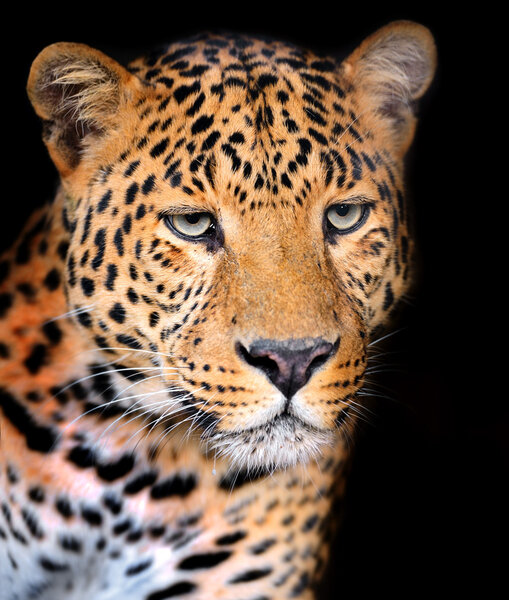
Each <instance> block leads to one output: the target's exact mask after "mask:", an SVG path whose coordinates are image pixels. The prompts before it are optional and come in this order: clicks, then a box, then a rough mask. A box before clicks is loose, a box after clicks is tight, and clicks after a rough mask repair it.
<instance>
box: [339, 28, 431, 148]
mask: <svg viewBox="0 0 509 600" xmlns="http://www.w3.org/2000/svg"><path fill="white" fill-rule="evenodd" d="M344 68H345V73H346V74H347V75H348V76H350V77H352V79H353V82H354V84H355V85H357V86H359V87H360V88H361V90H362V92H363V93H364V95H365V96H366V97H367V99H368V102H369V103H370V104H371V106H373V107H374V109H375V111H376V112H377V113H378V114H379V115H380V116H381V117H382V118H383V119H385V121H386V123H387V124H388V125H389V126H390V128H391V130H392V134H393V136H394V141H395V142H396V144H397V145H399V146H400V147H402V149H405V148H406V147H407V146H408V144H409V143H410V141H411V137H412V134H413V129H414V125H415V118H414V114H413V108H414V104H415V101H416V100H417V99H418V98H420V97H421V96H422V95H423V94H424V93H425V91H426V90H427V89H428V87H429V85H430V83H431V80H432V79H433V75H434V72H435V68H436V48H435V43H434V40H433V36H432V35H431V33H430V31H429V30H428V29H427V28H426V27H424V26H423V25H419V24H417V23H412V22H410V21H396V22H394V23H390V24H389V25H387V26H385V27H382V28H381V29H380V30H378V31H377V32H375V33H374V34H373V35H371V36H370V37H368V38H367V39H366V40H365V41H364V42H363V43H362V44H361V46H360V47H359V48H358V49H357V50H355V51H354V52H353V53H352V55H351V56H350V57H349V58H348V59H347V60H346V61H345V63H344Z"/></svg>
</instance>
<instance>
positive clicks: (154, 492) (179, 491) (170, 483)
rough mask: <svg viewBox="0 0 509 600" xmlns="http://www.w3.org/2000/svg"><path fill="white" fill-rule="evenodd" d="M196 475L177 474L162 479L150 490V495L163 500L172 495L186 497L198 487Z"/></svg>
mask: <svg viewBox="0 0 509 600" xmlns="http://www.w3.org/2000/svg"><path fill="white" fill-rule="evenodd" d="M196 484H197V482H196V477H195V476H194V475H191V474H186V473H182V474H176V475H173V476H172V477H168V478H167V479H164V480H163V481H160V482H159V483H157V484H156V485H154V486H153V487H152V489H151V490H150V496H151V497H152V498H153V499H154V500H161V499H163V498H169V497H171V496H181V497H185V496H187V495H188V494H190V493H191V492H192V491H193V490H194V488H195V487H196Z"/></svg>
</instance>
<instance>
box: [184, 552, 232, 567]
mask: <svg viewBox="0 0 509 600" xmlns="http://www.w3.org/2000/svg"><path fill="white" fill-rule="evenodd" d="M231 554H232V553H231V552H229V551H227V550H225V551H222V552H209V553H206V554H194V555H193V556H188V557H187V558H184V560H182V561H180V563H179V564H178V565H177V569H182V570H186V571H187V570H194V569H211V568H212V567H215V566H217V565H219V564H221V563H222V562H224V561H225V560H227V559H228V558H229V557H230V556H231Z"/></svg>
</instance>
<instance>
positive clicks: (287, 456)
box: [204, 412, 334, 471]
mask: <svg viewBox="0 0 509 600" xmlns="http://www.w3.org/2000/svg"><path fill="white" fill-rule="evenodd" d="M204 441H205V444H206V446H207V450H208V451H211V452H213V453H214V456H219V457H225V458H227V459H228V460H229V462H230V463H231V464H232V466H233V467H235V468H241V469H245V470H247V471H249V470H257V469H271V470H274V469H284V468H290V467H293V466H295V465H297V464H305V463H307V462H309V461H310V460H312V459H316V458H318V457H319V456H320V455H321V454H322V452H323V450H324V449H325V448H326V447H330V446H331V445H332V444H333V442H334V434H333V432H332V431H330V430H325V429H318V428H316V427H314V426H312V425H310V424H308V423H306V422H305V421H303V420H302V419H300V418H299V417H296V416H294V415H291V414H289V413H287V412H285V413H282V414H279V415H277V416H276V417H274V418H273V419H271V420H270V421H267V422H266V423H263V424H261V425H258V426H256V427H252V428H248V429H242V430H239V431H215V432H213V433H211V434H210V436H208V437H207V438H206V439H205V440H204Z"/></svg>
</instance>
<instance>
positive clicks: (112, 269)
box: [104, 263, 118, 292]
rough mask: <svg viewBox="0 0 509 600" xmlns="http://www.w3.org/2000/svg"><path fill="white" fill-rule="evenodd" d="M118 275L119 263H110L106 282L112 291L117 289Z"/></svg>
mask: <svg viewBox="0 0 509 600" xmlns="http://www.w3.org/2000/svg"><path fill="white" fill-rule="evenodd" d="M117 276H118V268H117V265H115V264H113V263H109V264H108V266H107V276H106V282H105V284H104V285H105V287H106V289H107V290H109V291H110V292H112V291H113V290H114V289H115V279H116V278H117Z"/></svg>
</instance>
